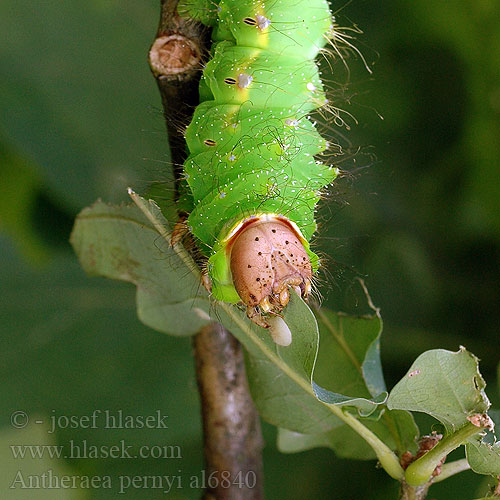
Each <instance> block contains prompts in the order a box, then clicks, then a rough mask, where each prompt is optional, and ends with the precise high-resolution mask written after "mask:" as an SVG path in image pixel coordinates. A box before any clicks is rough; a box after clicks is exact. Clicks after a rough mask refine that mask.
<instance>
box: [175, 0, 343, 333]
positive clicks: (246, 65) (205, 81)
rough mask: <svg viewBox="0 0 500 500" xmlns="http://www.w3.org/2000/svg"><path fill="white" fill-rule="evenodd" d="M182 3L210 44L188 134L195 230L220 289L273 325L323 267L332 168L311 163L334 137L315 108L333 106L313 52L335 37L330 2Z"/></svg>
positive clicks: (219, 295)
mask: <svg viewBox="0 0 500 500" xmlns="http://www.w3.org/2000/svg"><path fill="white" fill-rule="evenodd" d="M179 8H180V9H181V11H182V12H183V13H184V14H185V15H188V16H190V17H194V18H196V19H199V20H201V21H202V22H203V23H204V24H207V25H209V26H212V27H213V35H212V38H213V41H214V45H213V47H212V54H211V55H212V57H211V59H210V61H209V62H208V63H207V65H206V67H205V69H204V71H203V76H202V80H201V84H200V100H201V104H200V105H199V106H198V107H197V108H196V110H195V113H194V116H193V119H192V121H191V124H190V125H189V126H188V128H187V130H186V133H185V138H186V142H187V146H188V149H189V157H188V158H187V160H186V162H185V164H184V172H185V180H186V182H187V192H188V195H189V197H192V207H190V210H189V211H190V215H189V217H188V220H187V224H188V228H189V230H190V231H191V232H192V234H193V235H194V236H195V237H196V239H197V240H198V241H199V242H200V246H201V247H202V250H203V251H204V252H205V253H206V254H207V256H208V257H209V259H208V265H207V269H208V274H209V277H210V279H211V282H212V294H213V296H214V297H215V298H216V299H217V300H221V301H226V302H230V303H238V302H243V303H245V304H246V305H247V310H248V315H249V317H251V318H252V319H253V320H254V321H255V322H257V323H258V324H260V325H262V326H264V327H268V326H269V321H268V320H267V319H266V317H270V316H269V315H271V316H272V315H277V314H279V312H280V311H281V310H282V308H283V307H284V306H285V305H286V303H287V302H288V287H290V286H292V287H295V288H296V289H297V291H300V292H301V294H302V295H307V293H308V292H309V291H310V281H311V274H312V272H314V271H315V270H316V269H317V268H318V265H319V259H318V257H317V256H316V254H314V253H313V252H312V251H311V250H310V248H309V241H310V239H311V237H312V236H313V233H314V232H315V230H316V223H315V218H314V212H315V207H316V204H317V202H318V201H319V199H320V198H321V193H322V190H323V189H324V188H325V186H327V185H328V184H330V183H331V182H332V181H333V180H334V179H335V177H336V175H337V169H336V168H335V167H332V166H328V165H324V164H323V163H321V162H320V161H318V160H316V159H315V156H316V155H318V154H320V153H322V152H323V151H325V150H326V149H327V142H326V141H325V139H324V138H323V137H321V135H320V134H319V133H318V132H317V130H316V128H315V125H314V124H313V123H312V122H311V121H310V119H309V118H308V115H309V113H310V112H311V111H313V110H315V109H318V108H321V107H324V106H327V105H328V104H327V99H326V97H325V93H324V90H323V84H322V82H321V78H320V76H319V71H318V67H317V65H316V63H315V58H316V56H317V55H318V53H319V52H320V50H322V48H323V47H324V46H325V45H326V44H327V43H328V42H329V40H331V39H332V38H333V18H332V14H331V12H330V9H329V6H328V3H327V1H326V0H221V2H220V4H219V5H215V6H214V5H213V4H211V3H207V4H199V3H198V2H196V3H193V4H186V3H185V4H181V6H180V7H179ZM244 233H245V234H246V236H245V237H243V234H244ZM254 242H255V243H254ZM242 252H243V254H242ZM248 252H254V253H250V254H248ZM242 255H243V256H242ZM256 268H257V269H256ZM263 314H264V317H263Z"/></svg>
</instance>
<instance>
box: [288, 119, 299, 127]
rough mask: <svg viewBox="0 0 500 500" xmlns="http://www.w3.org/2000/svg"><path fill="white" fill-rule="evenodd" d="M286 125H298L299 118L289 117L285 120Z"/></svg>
mask: <svg viewBox="0 0 500 500" xmlns="http://www.w3.org/2000/svg"><path fill="white" fill-rule="evenodd" d="M285 125H288V126H289V127H298V126H299V122H298V120H294V119H292V118H288V119H286V120H285Z"/></svg>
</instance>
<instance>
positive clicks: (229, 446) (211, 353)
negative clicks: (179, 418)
mask: <svg viewBox="0 0 500 500" xmlns="http://www.w3.org/2000/svg"><path fill="white" fill-rule="evenodd" d="M194 350H195V358H196V373H197V377H198V387H199V390H200V395H201V400H202V413H203V431H204V441H205V457H206V459H207V471H206V477H207V478H208V477H210V476H212V477H214V478H216V479H215V480H214V481H213V486H214V487H210V485H209V488H208V489H207V491H206V494H205V497H204V498H205V499H206V500H208V499H212V498H216V499H218V500H219V499H220V500H259V499H261V498H263V495H262V479H261V478H262V474H261V472H262V459H261V450H262V445H263V443H262V436H261V432H260V421H259V416H258V414H257V411H256V409H255V406H254V404H253V401H252V399H251V397H250V394H249V390H248V384H247V379H246V375H245V364H244V359H243V352H242V348H241V344H240V343H239V342H238V341H237V340H236V339H235V338H234V337H233V336H232V335H231V334H230V333H229V332H228V331H227V330H226V329H224V327H222V326H221V325H220V324H218V323H213V324H212V325H209V326H207V327H205V328H204V329H203V330H202V331H201V332H200V333H199V334H198V335H196V337H195V339H194ZM224 477H225V478H226V479H229V482H230V483H231V484H229V485H228V482H227V481H226V482H223V479H224ZM233 482H234V484H232V483H233Z"/></svg>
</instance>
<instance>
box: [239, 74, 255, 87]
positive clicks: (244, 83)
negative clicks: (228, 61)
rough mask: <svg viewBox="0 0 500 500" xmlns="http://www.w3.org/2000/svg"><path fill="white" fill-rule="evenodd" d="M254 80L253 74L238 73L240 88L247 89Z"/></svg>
mask: <svg viewBox="0 0 500 500" xmlns="http://www.w3.org/2000/svg"><path fill="white" fill-rule="evenodd" d="M252 80H253V76H250V75H247V74H246V73H240V74H239V75H238V87H239V88H240V89H246V88H247V87H248V86H249V85H250V84H251V83H252Z"/></svg>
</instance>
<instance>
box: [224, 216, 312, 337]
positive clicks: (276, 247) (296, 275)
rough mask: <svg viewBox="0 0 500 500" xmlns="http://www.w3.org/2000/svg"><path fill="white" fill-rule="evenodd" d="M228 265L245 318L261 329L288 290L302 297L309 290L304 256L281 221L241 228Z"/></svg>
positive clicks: (286, 298) (294, 235) (277, 311)
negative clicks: (245, 313)
mask: <svg viewBox="0 0 500 500" xmlns="http://www.w3.org/2000/svg"><path fill="white" fill-rule="evenodd" d="M230 265H231V274H232V278H233V283H234V287H235V288H236V291H237V292H238V295H239V296H240V298H241V300H242V301H243V303H244V304H245V305H246V306H247V315H248V317H249V318H250V319H251V320H252V321H254V322H255V323H257V324H258V325H260V326H263V327H264V328H269V327H271V326H272V321H269V319H268V318H272V316H275V315H278V314H280V313H281V312H282V310H283V308H284V307H285V306H286V305H287V303H288V301H289V298H290V295H289V293H290V292H289V289H290V288H293V289H295V291H297V293H298V294H299V295H301V296H302V297H304V298H305V297H307V295H308V294H309V292H310V290H311V280H312V266H311V262H310V260H309V256H308V253H307V251H306V249H305V248H304V245H303V244H302V240H301V238H300V237H299V236H298V235H297V233H296V232H295V231H294V228H293V227H292V226H291V225H289V224H287V223H286V222H285V221H281V220H262V221H257V222H254V223H253V224H251V225H248V226H247V227H245V228H244V229H243V230H242V231H241V232H240V233H239V234H238V236H237V237H236V239H235V241H234V243H233V244H232V248H231V259H230ZM266 316H267V317H266Z"/></svg>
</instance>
